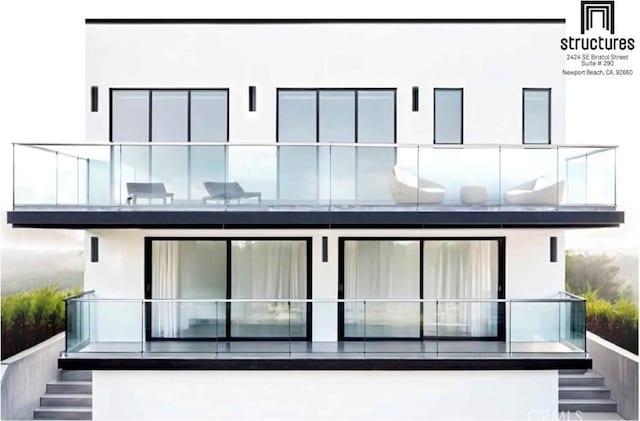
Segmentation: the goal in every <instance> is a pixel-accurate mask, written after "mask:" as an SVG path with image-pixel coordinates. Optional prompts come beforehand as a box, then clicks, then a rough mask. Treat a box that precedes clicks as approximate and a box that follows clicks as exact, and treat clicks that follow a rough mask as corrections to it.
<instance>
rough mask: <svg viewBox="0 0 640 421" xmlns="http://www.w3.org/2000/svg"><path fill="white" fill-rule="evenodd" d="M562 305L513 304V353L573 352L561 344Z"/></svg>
mask: <svg viewBox="0 0 640 421" xmlns="http://www.w3.org/2000/svg"><path fill="white" fill-rule="evenodd" d="M561 314H562V305H561V303H560V302H559V301H556V300H541V301H512V302H511V303H510V323H509V324H510V345H511V346H510V348H511V353H512V354H528V355H535V354H542V355H543V354H546V353H563V352H571V348H570V347H567V346H566V345H565V344H563V343H562V341H561V332H560V330H561Z"/></svg>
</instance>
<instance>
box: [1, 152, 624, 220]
mask: <svg viewBox="0 0 640 421" xmlns="http://www.w3.org/2000/svg"><path fill="white" fill-rule="evenodd" d="M13 165H14V179H13V195H14V196H13V211H10V212H9V214H8V222H9V223H12V224H13V225H14V226H24V227H70V228H73V227H75V228H80V227H87V228H88V227H107V228H108V227H112V228H118V227H185V228H186V227H210V228H224V227H259V226H263V227H271V226H274V227H275V226H298V227H301V226H309V227H358V226H368V227H381V226H384V227H431V226H433V227H454V226H455V227H465V226H466V227H532V226H533V227H569V226H579V227H600V226H616V225H619V224H620V223H622V222H623V220H624V213H623V212H620V211H616V147H611V146H573V145H571V146H569V145H567V146H558V145H526V146H525V145H413V144H393V145H381V144H363V143H359V144H325V143H317V144H312V145H309V144H308V143H306V144H295V143H287V144H278V143H186V144H185V143H153V144H152V143H75V144H53V143H49V144H36V143H16V144H14V146H13Z"/></svg>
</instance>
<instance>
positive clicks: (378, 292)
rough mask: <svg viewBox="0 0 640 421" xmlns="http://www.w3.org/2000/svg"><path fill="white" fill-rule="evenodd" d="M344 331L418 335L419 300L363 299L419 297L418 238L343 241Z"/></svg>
mask: <svg viewBox="0 0 640 421" xmlns="http://www.w3.org/2000/svg"><path fill="white" fill-rule="evenodd" d="M344 253H345V258H344V262H345V268H344V271H345V273H344V287H345V290H344V297H345V298H347V299H363V302H359V301H358V302H353V303H345V306H344V308H345V335H346V336H348V337H350V336H351V337H353V336H368V337H418V336H419V335H420V305H419V304H418V303H407V302H396V303H393V302H390V303H375V302H366V303H365V302H364V301H365V300H366V299H370V298H378V299H394V298H399V299H411V298H413V299H417V298H419V297H420V242H419V241H345V243H344Z"/></svg>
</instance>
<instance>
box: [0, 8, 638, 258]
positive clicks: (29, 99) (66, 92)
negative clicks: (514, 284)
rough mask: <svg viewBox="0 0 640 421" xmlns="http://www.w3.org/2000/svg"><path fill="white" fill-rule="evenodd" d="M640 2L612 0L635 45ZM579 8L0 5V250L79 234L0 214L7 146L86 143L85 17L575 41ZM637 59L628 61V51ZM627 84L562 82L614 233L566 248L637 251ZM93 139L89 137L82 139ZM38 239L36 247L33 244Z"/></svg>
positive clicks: (633, 85) (589, 235)
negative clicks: (552, 29)
mask: <svg viewBox="0 0 640 421" xmlns="http://www.w3.org/2000/svg"><path fill="white" fill-rule="evenodd" d="M639 8H640V2H638V1H637V0H616V35H619V36H625V37H631V36H633V37H635V38H636V39H637V40H638V42H640V33H639V30H638V28H640V25H638V24H637V23H638V22H637V18H638V9H639ZM578 11H579V0H564V1H557V0H536V1H517V2H515V1H496V0H493V1H492V0H485V1H482V2H478V1H474V0H452V1H451V0H450V1H447V2H443V1H438V2H430V1H429V2H427V1H408V0H405V1H395V2H390V1H388V0H387V1H379V0H367V1H346V0H324V1H322V2H301V1H293V0H292V1H289V0H280V1H277V0H276V1H269V2H264V1H258V0H256V1H249V0H236V1H233V2H229V1H225V2H221V1H195V0H181V1H179V2H177V1H175V0H174V1H167V0H153V1H151V0H149V1H146V0H145V1H133V0H108V1H102V0H94V1H87V0H83V1H74V0H71V1H58V2H54V1H50V0H49V1H45V0H42V1H41V0H24V1H15V2H10V1H3V2H1V6H0V40H2V63H3V64H2V65H1V66H0V92H1V94H0V208H2V209H3V210H2V214H3V216H2V220H3V223H2V224H1V225H2V228H1V230H0V244H1V245H2V247H19V248H22V247H27V248H28V247H33V246H34V244H40V245H42V244H46V245H57V246H59V247H73V246H74V244H76V242H79V239H80V238H81V234H79V233H64V234H61V235H57V234H55V233H44V234H37V233H36V234H34V233H32V232H27V231H23V230H20V231H18V230H10V229H9V227H8V226H7V224H6V223H4V222H5V215H6V214H5V211H6V209H8V208H9V207H10V206H11V197H12V188H11V176H12V173H11V145H10V144H11V142H13V141H43V142H47V141H51V142H53V141H57V142H60V141H70V142H77V141H82V140H84V138H85V123H84V117H85V107H86V102H85V101H86V96H87V89H86V87H85V75H84V69H85V50H84V48H85V46H84V19H85V18H88V17H92V18H97V17H147V18H148V17H165V18H166V17H212V18H234V17H235V18H238V17H242V18H252V17H256V18H268V17H272V18H275V17H278V18H285V17H289V18H305V17H307V18H318V17H357V18H366V17H372V18H373V17H377V18H380V17H384V18H390V17H397V18H407V17H410V18H417V17H424V18H452V17H453V18H464V17H467V18H479V17H485V18H507V17H508V18H514V17H521V18H566V19H567V31H568V32H571V33H572V34H573V35H575V34H577V33H579V29H578V28H579V12H578ZM636 54H637V53H636ZM631 58H632V62H631V63H630V67H632V68H633V69H634V70H635V73H636V74H635V75H633V76H631V77H626V78H618V79H616V78H609V79H606V78H602V79H596V78H576V77H571V78H568V79H567V83H566V91H567V92H566V139H567V143H574V144H587V145H588V144H598V145H618V146H619V153H618V184H617V197H618V208H619V209H622V210H624V211H625V214H626V223H625V224H624V225H623V226H622V227H621V228H616V229H598V230H593V229H591V230H572V231H570V232H568V233H567V243H566V244H567V247H569V248H578V249H603V248H604V249H637V247H638V240H637V239H638V227H639V226H638V222H637V221H638V219H639V217H640V215H639V212H640V207H639V206H638V192H639V191H640V189H639V188H638V183H639V180H640V177H639V176H640V165H638V163H637V160H638V158H639V157H640V148H639V146H638V143H640V136H638V134H639V133H638V131H639V129H638V127H639V125H638V121H637V120H638V116H639V115H640V113H639V112H638V111H639V109H638V108H639V107H638V101H637V98H638V97H639V95H638V94H639V92H638V90H639V84H638V75H637V74H638V73H640V68H638V66H637V63H638V59H637V57H636V55H635V54H634V52H632V54H631ZM90 140H95V139H90ZM40 235H42V236H43V238H46V240H45V241H44V243H42V242H40V241H38V240H36V239H35V236H40Z"/></svg>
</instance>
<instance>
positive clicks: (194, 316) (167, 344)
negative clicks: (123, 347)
mask: <svg viewBox="0 0 640 421" xmlns="http://www.w3.org/2000/svg"><path fill="white" fill-rule="evenodd" d="M219 306H222V307H224V303H222V304H219V303H218V302H215V301H183V300H180V301H165V300H147V301H146V303H145V307H146V316H147V317H149V316H150V319H149V322H147V327H146V343H145V352H151V353H176V352H179V353H197V354H200V353H209V354H215V353H217V352H218V341H219V338H220V337H222V338H224V337H225V334H226V332H225V326H226V324H225V318H226V312H225V311H219V310H218V307H219Z"/></svg>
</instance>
